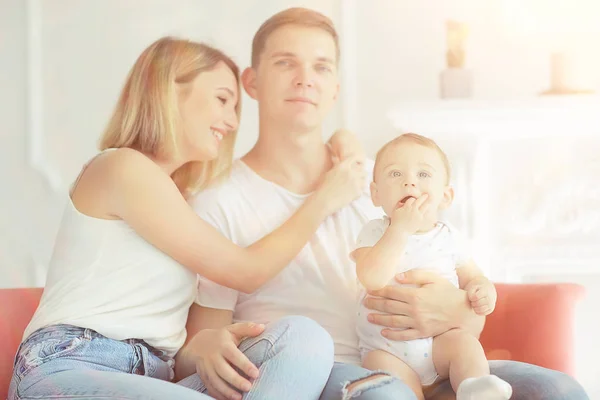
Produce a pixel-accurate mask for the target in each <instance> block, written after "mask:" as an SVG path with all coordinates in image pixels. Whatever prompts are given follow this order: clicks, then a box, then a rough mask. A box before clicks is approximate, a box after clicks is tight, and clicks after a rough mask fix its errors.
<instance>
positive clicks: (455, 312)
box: [365, 270, 485, 340]
mask: <svg viewBox="0 0 600 400" xmlns="http://www.w3.org/2000/svg"><path fill="white" fill-rule="evenodd" d="M401 275H402V276H400V277H397V278H396V279H397V280H398V281H399V282H400V283H404V284H416V285H419V287H416V288H415V287H399V286H386V287H384V288H383V289H381V290H378V291H375V292H372V293H371V294H372V295H373V296H378V297H370V296H369V297H367V298H366V299H365V305H366V307H367V308H370V309H372V310H375V311H376V313H373V314H371V315H370V318H369V320H370V321H371V322H372V323H374V324H377V325H381V326H384V327H386V328H388V329H383V331H382V335H383V336H385V337H387V338H389V339H391V340H412V339H418V338H425V337H432V336H437V335H439V334H442V333H444V332H447V331H449V330H450V329H456V328H460V329H464V330H466V331H468V332H470V333H471V334H473V335H474V336H476V337H479V335H480V334H481V331H482V330H483V326H484V324H485V317H483V316H479V315H477V314H475V312H474V311H473V309H472V307H471V303H470V301H469V299H468V297H467V292H466V291H464V290H462V289H458V288H456V287H455V286H454V285H453V284H452V283H450V282H449V281H448V280H447V279H445V278H443V277H441V276H439V275H438V274H436V273H434V272H430V271H424V270H412V271H408V272H406V273H404V274H401ZM377 312H383V313H385V314H379V313H377ZM388 314H392V315H388ZM371 317H372V319H371ZM390 328H391V329H390ZM398 329H401V330H398Z"/></svg>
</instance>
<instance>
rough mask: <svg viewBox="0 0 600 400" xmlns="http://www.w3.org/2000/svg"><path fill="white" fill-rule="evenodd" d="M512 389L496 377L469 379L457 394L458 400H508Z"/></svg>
mask: <svg viewBox="0 0 600 400" xmlns="http://www.w3.org/2000/svg"><path fill="white" fill-rule="evenodd" d="M510 396H512V387H511V386H510V385H509V384H508V382H505V381H503V380H502V379H500V378H498V377H497V376H496V375H487V376H480V377H479V378H467V379H465V380H464V381H462V382H461V384H460V385H459V386H458V390H457V392H456V400H483V399H485V400H508V399H510Z"/></svg>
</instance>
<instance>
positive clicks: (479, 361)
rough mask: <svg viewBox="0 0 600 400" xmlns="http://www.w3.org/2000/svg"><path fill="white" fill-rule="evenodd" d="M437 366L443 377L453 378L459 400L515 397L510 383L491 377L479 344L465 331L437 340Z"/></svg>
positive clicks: (451, 332)
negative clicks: (512, 395)
mask: <svg viewBox="0 0 600 400" xmlns="http://www.w3.org/2000/svg"><path fill="white" fill-rule="evenodd" d="M433 364H434V365H435V369H436V371H437V373H438V375H439V376H440V377H442V378H450V384H452V388H453V389H454V391H455V392H456V395H457V396H456V398H457V400H463V399H467V400H470V399H487V400H503V399H509V398H510V396H511V394H512V388H511V387H510V385H509V384H508V383H507V382H505V381H503V380H502V379H500V378H498V377H497V376H490V367H489V364H488V361H487V359H486V357H485V352H484V351H483V347H481V343H479V340H477V338H476V337H475V336H473V335H471V334H469V333H467V332H465V331H463V330H460V329H453V330H451V331H448V332H446V333H443V334H441V335H439V336H436V337H435V338H434V339H433Z"/></svg>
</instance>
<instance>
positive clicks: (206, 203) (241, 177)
mask: <svg viewBox="0 0 600 400" xmlns="http://www.w3.org/2000/svg"><path fill="white" fill-rule="evenodd" d="M246 175H247V172H246V171H245V170H244V165H243V164H242V162H241V161H240V160H235V161H234V162H233V164H232V166H231V170H230V171H229V173H228V174H227V175H226V176H224V177H222V178H221V179H219V180H218V181H217V182H215V183H213V184H212V185H210V186H209V187H208V188H206V189H204V190H202V191H201V192H199V193H196V194H195V195H194V196H193V197H192V199H191V200H190V204H191V206H192V207H193V208H194V209H195V210H198V209H201V208H206V207H210V206H212V205H218V204H220V205H225V204H231V203H235V202H236V201H239V200H242V199H243V198H244V195H243V192H244V190H243V188H244V182H246V181H247V179H248V178H247V176H246Z"/></svg>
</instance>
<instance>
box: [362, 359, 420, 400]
mask: <svg viewBox="0 0 600 400" xmlns="http://www.w3.org/2000/svg"><path fill="white" fill-rule="evenodd" d="M362 366H363V367H364V368H366V369H370V370H371V371H378V370H382V371H386V372H389V373H390V374H392V375H393V376H395V377H396V378H398V379H400V380H401V381H402V382H404V383H405V384H406V385H407V386H408V387H410V388H411V390H412V391H413V392H414V393H415V395H416V396H417V399H418V400H424V398H425V397H424V396H423V389H422V387H421V379H419V375H417V373H416V372H415V371H414V370H413V369H412V368H411V367H409V366H408V365H407V364H406V363H405V362H404V361H402V360H401V359H399V358H398V357H396V356H393V355H392V354H390V353H388V352H387V351H383V350H373V351H370V352H369V353H367V355H366V356H365V358H364V359H363V365H362Z"/></svg>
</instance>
